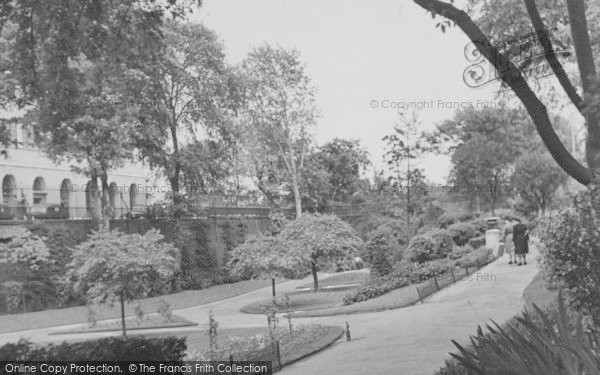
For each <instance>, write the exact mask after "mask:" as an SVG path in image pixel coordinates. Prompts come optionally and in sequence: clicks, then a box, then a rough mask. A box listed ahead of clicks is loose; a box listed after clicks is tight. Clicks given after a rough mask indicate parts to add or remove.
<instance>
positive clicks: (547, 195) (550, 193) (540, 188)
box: [511, 150, 567, 216]
mask: <svg viewBox="0 0 600 375" xmlns="http://www.w3.org/2000/svg"><path fill="white" fill-rule="evenodd" d="M566 180H567V174H566V173H565V172H564V171H563V170H562V169H560V167H558V166H557V165H556V163H555V162H554V161H553V160H552V157H551V156H550V155H549V154H548V152H547V151H545V150H543V152H542V151H534V152H529V153H527V154H524V155H521V157H519V159H517V161H516V163H515V170H514V173H513V175H512V176H511V182H512V185H513V186H514V187H515V189H516V191H517V193H518V194H519V196H520V197H521V199H522V200H523V202H525V203H527V204H528V205H529V206H532V207H535V209H536V211H537V214H538V216H544V215H546V212H547V209H548V208H549V207H550V205H551V204H552V201H553V199H554V194H555V193H556V191H557V190H558V188H559V187H560V186H561V185H563V184H564V183H565V182H566Z"/></svg>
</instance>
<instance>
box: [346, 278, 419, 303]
mask: <svg viewBox="0 0 600 375" xmlns="http://www.w3.org/2000/svg"><path fill="white" fill-rule="evenodd" d="M409 283H410V282H409V281H408V280H407V279H405V278H393V277H389V276H388V277H385V278H384V279H383V280H381V281H380V282H371V283H368V284H366V285H363V286H361V287H360V288H358V289H356V290H355V291H353V292H352V293H348V294H347V295H345V296H344V300H343V303H344V305H350V304H352V303H356V302H362V301H366V300H369V299H373V298H375V297H379V296H381V295H383V294H386V293H389V292H391V291H392V290H394V289H398V288H402V287H404V286H407V285H409Z"/></svg>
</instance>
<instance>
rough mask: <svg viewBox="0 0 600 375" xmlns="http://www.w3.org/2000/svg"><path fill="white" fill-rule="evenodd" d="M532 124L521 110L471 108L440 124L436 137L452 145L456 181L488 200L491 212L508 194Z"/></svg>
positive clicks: (465, 188) (466, 189) (473, 193)
mask: <svg viewBox="0 0 600 375" xmlns="http://www.w3.org/2000/svg"><path fill="white" fill-rule="evenodd" d="M529 124H530V120H529V119H528V118H527V116H526V114H525V113H523V112H522V111H517V110H511V109H505V108H481V109H475V108H470V109H465V110H462V111H459V112H457V113H456V115H455V116H454V118H453V119H451V120H446V121H444V122H442V123H441V124H439V125H438V127H437V133H436V136H437V137H438V138H439V139H440V140H442V141H444V142H446V143H447V144H448V145H449V149H448V151H449V152H450V153H451V160H452V171H451V177H452V180H453V182H454V184H455V185H456V186H459V187H460V188H461V189H462V190H463V191H467V192H469V194H472V195H474V196H476V197H478V198H481V199H483V200H484V201H486V202H487V204H488V207H489V209H490V210H491V212H492V213H494V210H495V208H496V206H497V203H498V201H499V199H500V197H501V196H502V194H505V193H506V192H503V190H505V189H506V188H507V187H508V186H509V182H510V176H511V174H512V168H513V167H514V162H515V160H516V159H517V158H518V157H519V155H521V154H522V153H523V152H525V150H526V147H527V145H528V143H530V142H531V137H529V136H528V134H527V133H528V132H529V134H531V133H532V131H533V127H531V125H529ZM534 147H535V146H534Z"/></svg>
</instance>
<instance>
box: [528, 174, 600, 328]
mask: <svg viewBox="0 0 600 375" xmlns="http://www.w3.org/2000/svg"><path fill="white" fill-rule="evenodd" d="M598 207H600V202H599V199H598V187H597V185H593V187H592V188H591V189H589V190H586V191H583V192H581V193H579V194H578V195H577V196H575V197H574V199H573V202H572V205H571V206H570V207H567V208H564V209H563V210H561V211H560V212H559V213H558V214H556V215H553V217H552V218H550V219H548V220H547V221H545V222H543V223H541V224H539V226H538V227H539V228H538V229H537V230H536V232H537V233H538V237H539V240H540V242H541V247H540V253H541V255H542V266H543V268H544V269H545V271H546V272H547V274H548V275H549V277H550V280H551V281H552V282H554V283H557V284H558V285H562V286H563V287H564V290H565V295H566V298H567V301H568V304H569V306H570V307H572V308H574V309H575V310H576V311H579V312H581V313H583V314H585V315H586V316H589V317H591V318H592V319H593V321H594V324H596V325H598V324H600V303H599V301H600V290H599V289H598V288H597V285H599V284H600V272H599V271H600V263H599V262H600V246H599V243H600V242H599V241H600V230H599V229H598V228H600V218H599V217H598Z"/></svg>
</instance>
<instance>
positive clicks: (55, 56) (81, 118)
mask: <svg viewBox="0 0 600 375" xmlns="http://www.w3.org/2000/svg"><path fill="white" fill-rule="evenodd" d="M191 3H192V2H187V1H176V0H169V1H167V2H157V1H154V0H126V1H107V2H100V1H96V0H90V1H44V2H40V1H26V0H22V1H21V0H17V1H10V2H8V1H7V2H3V3H2V4H1V5H0V31H1V32H2V37H3V38H7V39H8V41H9V43H8V45H7V46H6V47H7V48H6V50H3V51H2V54H1V58H2V59H3V62H2V65H8V66H10V67H11V69H8V70H4V71H3V73H2V74H3V77H2V78H3V82H4V83H5V84H4V85H3V87H2V90H1V94H2V97H3V98H2V100H1V103H2V104H4V105H6V104H10V105H13V106H16V107H17V108H23V109H25V110H26V111H27V115H26V116H25V118H24V120H25V121H26V122H29V123H30V124H32V125H33V126H34V129H35V131H36V134H37V135H38V136H41V138H42V139H43V140H44V148H45V150H46V152H47V154H48V155H49V156H50V157H51V158H54V159H57V160H64V159H67V160H77V161H85V162H86V165H85V167H84V168H83V169H81V171H82V172H84V173H86V174H87V175H88V176H90V178H91V187H92V188H93V192H92V193H93V197H94V199H93V200H94V202H97V201H98V192H99V190H100V189H99V185H98V178H100V180H101V186H102V188H103V189H102V191H103V192H104V194H103V197H102V202H103V203H104V207H105V208H106V207H107V204H106V203H107V201H108V198H107V194H108V182H107V174H108V172H109V171H110V170H111V169H113V168H115V167H118V166H119V165H120V163H122V162H123V160H124V159H127V158H129V156H130V150H131V147H130V144H129V143H128V141H129V139H130V137H129V136H128V134H129V128H130V126H131V124H132V115H131V110H132V108H131V107H129V106H123V105H121V103H124V102H126V101H127V100H126V97H127V94H126V93H127V90H125V88H126V87H127V86H134V85H139V84H140V81H143V80H144V79H145V78H146V77H147V74H148V70H149V69H151V68H152V66H153V63H154V62H156V60H157V56H158V55H160V53H162V46H163V44H162V35H161V32H160V28H161V25H162V23H163V18H164V16H165V15H166V14H167V13H168V12H170V13H171V14H172V15H173V16H175V17H180V16H183V15H184V14H185V13H187V12H188V11H189V9H190V8H189V5H191ZM196 3H198V2H196ZM96 206H98V205H97V204H96ZM105 216H106V215H105ZM94 218H95V219H96V222H98V221H99V211H98V209H96V210H95V212H94Z"/></svg>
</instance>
